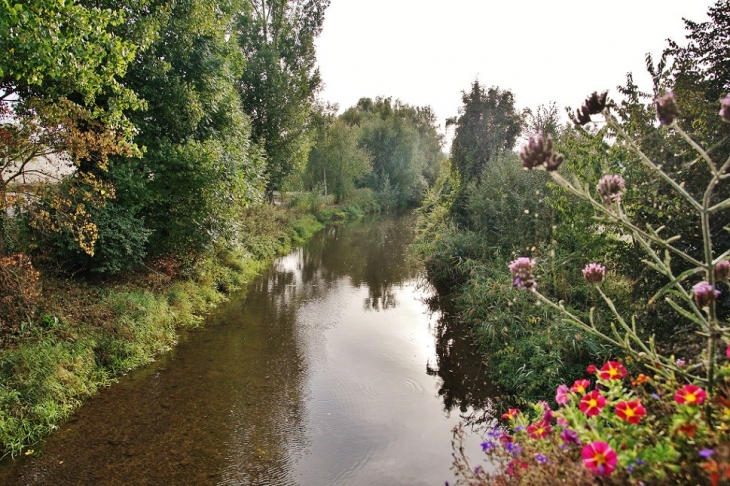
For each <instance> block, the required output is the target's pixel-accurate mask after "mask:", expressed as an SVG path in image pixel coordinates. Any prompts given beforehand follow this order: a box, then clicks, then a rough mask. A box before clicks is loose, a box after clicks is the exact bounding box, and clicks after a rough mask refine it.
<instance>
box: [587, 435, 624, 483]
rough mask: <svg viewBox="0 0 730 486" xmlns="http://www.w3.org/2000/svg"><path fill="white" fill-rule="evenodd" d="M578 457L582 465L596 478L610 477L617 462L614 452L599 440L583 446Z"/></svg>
mask: <svg viewBox="0 0 730 486" xmlns="http://www.w3.org/2000/svg"><path fill="white" fill-rule="evenodd" d="M580 456H581V458H582V459H583V464H584V465H585V466H586V467H587V468H588V469H589V470H590V471H591V472H592V473H593V474H596V475H598V476H610V475H611V473H612V472H613V470H614V469H616V463H617V462H618V457H617V456H616V451H614V450H613V449H611V446H609V445H608V444H607V443H605V442H601V441H599V440H597V441H595V442H592V443H590V444H587V445H585V446H583V450H581V451H580Z"/></svg>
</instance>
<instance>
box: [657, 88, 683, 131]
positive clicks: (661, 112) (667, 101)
mask: <svg viewBox="0 0 730 486" xmlns="http://www.w3.org/2000/svg"><path fill="white" fill-rule="evenodd" d="M654 105H655V106H656V115H657V118H659V123H661V124H662V125H671V124H672V122H674V119H675V118H676V117H677V115H679V109H678V108H677V103H676V101H675V97H674V93H672V92H671V91H667V92H666V93H665V94H664V95H662V96H659V97H657V98H655V99H654Z"/></svg>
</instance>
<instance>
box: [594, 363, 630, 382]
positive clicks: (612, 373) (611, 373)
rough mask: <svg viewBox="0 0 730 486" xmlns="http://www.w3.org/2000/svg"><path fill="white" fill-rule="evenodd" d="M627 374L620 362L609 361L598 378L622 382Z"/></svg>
mask: <svg viewBox="0 0 730 486" xmlns="http://www.w3.org/2000/svg"><path fill="white" fill-rule="evenodd" d="M627 373H628V372H627V371H626V368H624V365H622V364H621V363H619V362H618V361H609V362H607V363H606V364H604V365H603V366H602V367H601V372H600V373H599V374H598V377H599V378H601V379H602V380H620V379H621V378H623V377H624V376H626V374H627Z"/></svg>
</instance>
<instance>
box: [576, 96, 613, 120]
mask: <svg viewBox="0 0 730 486" xmlns="http://www.w3.org/2000/svg"><path fill="white" fill-rule="evenodd" d="M607 96H608V91H604V92H603V93H602V94H600V95H599V94H598V93H597V92H595V91H594V92H593V94H591V95H590V96H589V97H588V98H586V100H585V102H584V103H583V106H581V107H580V108H578V109H577V110H575V116H573V115H571V116H570V118H571V119H572V120H573V123H575V124H576V125H585V124H586V123H590V121H591V115H597V114H599V113H600V112H602V111H603V109H604V108H606V98H607Z"/></svg>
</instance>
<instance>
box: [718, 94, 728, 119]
mask: <svg viewBox="0 0 730 486" xmlns="http://www.w3.org/2000/svg"><path fill="white" fill-rule="evenodd" d="M720 116H721V117H722V119H723V120H725V121H726V122H730V95H727V96H725V97H724V98H723V99H721V100H720Z"/></svg>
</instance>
